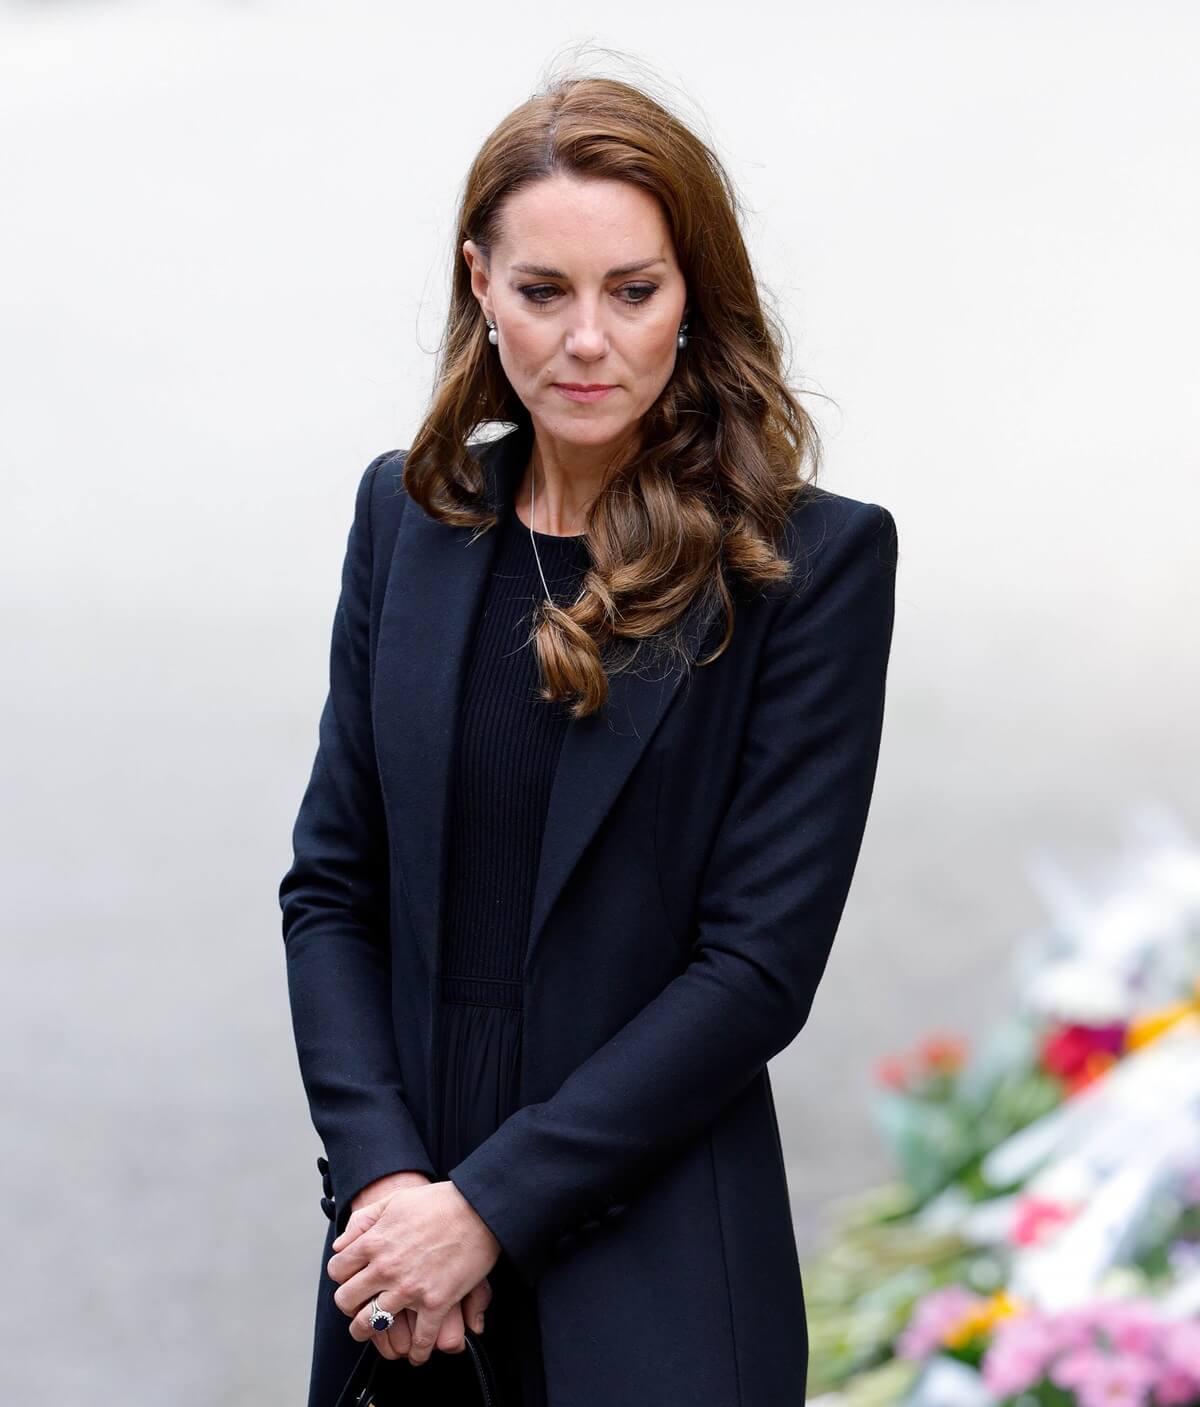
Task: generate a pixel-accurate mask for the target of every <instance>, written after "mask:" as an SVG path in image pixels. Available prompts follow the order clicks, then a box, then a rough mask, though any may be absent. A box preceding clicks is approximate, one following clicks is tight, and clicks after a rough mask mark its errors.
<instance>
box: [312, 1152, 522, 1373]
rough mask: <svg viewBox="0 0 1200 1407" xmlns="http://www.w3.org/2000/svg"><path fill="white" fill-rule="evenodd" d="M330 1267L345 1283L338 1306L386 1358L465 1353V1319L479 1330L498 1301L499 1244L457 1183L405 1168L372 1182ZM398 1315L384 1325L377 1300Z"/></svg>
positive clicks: (415, 1359)
mask: <svg viewBox="0 0 1200 1407" xmlns="http://www.w3.org/2000/svg"><path fill="white" fill-rule="evenodd" d="M350 1205H351V1207H352V1208H353V1210H352V1212H351V1215H350V1219H349V1221H348V1222H347V1223H346V1229H345V1230H344V1231H343V1232H342V1233H341V1235H340V1236H338V1237H337V1238H336V1239H335V1240H334V1242H333V1249H334V1251H335V1252H336V1254H335V1255H333V1256H331V1257H330V1259H329V1262H328V1264H327V1265H326V1270H327V1272H328V1274H329V1275H330V1277H331V1278H332V1279H334V1280H336V1281H337V1282H338V1286H339V1288H338V1289H337V1290H336V1291H335V1292H334V1296H333V1299H334V1303H335V1304H336V1305H337V1307H338V1308H339V1309H340V1310H341V1311H342V1313H343V1314H345V1315H347V1316H349V1318H350V1321H351V1322H350V1335H351V1337H352V1338H355V1339H357V1340H359V1341H360V1342H365V1341H366V1340H367V1339H374V1341H375V1346H376V1348H378V1350H379V1352H380V1353H381V1354H382V1355H383V1357H384V1358H407V1359H408V1361H409V1362H410V1363H413V1364H419V1363H424V1362H425V1361H426V1360H427V1359H428V1358H429V1356H430V1355H431V1354H432V1352H433V1350H434V1349H435V1348H440V1349H441V1350H442V1351H443V1352H445V1353H461V1352H462V1351H463V1349H464V1348H465V1347H466V1341H465V1337H464V1335H465V1326H466V1325H470V1327H471V1328H472V1329H474V1330H475V1331H476V1333H479V1332H481V1331H482V1329H483V1312H484V1310H485V1309H486V1308H487V1306H488V1304H489V1303H490V1302H491V1298H492V1290H491V1286H490V1285H489V1283H488V1279H487V1273H488V1271H489V1270H491V1269H492V1267H493V1266H494V1265H495V1264H496V1261H497V1260H498V1259H499V1258H500V1252H501V1249H502V1248H501V1246H500V1242H499V1241H498V1240H497V1239H496V1237H495V1236H494V1235H493V1234H492V1231H491V1229H490V1228H489V1227H488V1225H487V1223H486V1222H485V1221H484V1220H483V1219H482V1218H481V1217H480V1216H479V1214H478V1213H477V1212H476V1211H475V1209H474V1207H472V1206H471V1204H470V1202H468V1201H467V1199H466V1198H465V1197H464V1196H463V1194H462V1193H461V1192H460V1191H459V1190H458V1188H457V1187H456V1186H455V1185H454V1183H453V1182H450V1181H445V1182H430V1181H429V1179H428V1178H427V1177H426V1176H425V1175H424V1173H419V1172H399V1173H391V1174H389V1175H388V1176H387V1177H381V1178H379V1179H377V1180H376V1181H375V1182H372V1183H369V1184H368V1185H367V1186H366V1187H364V1188H363V1189H362V1190H361V1191H360V1192H359V1193H358V1195H357V1196H356V1197H355V1198H354V1201H353V1202H352V1203H351V1204H350ZM372 1296H377V1297H378V1300H379V1307H380V1308H381V1309H386V1310H388V1311H389V1312H390V1313H392V1314H394V1315H395V1322H394V1323H393V1325H392V1327H391V1328H390V1329H388V1330H386V1331H384V1332H378V1333H377V1332H376V1331H375V1330H374V1329H372V1328H371V1325H370V1304H371V1299H372Z"/></svg>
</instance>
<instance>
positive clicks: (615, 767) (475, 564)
mask: <svg viewBox="0 0 1200 1407" xmlns="http://www.w3.org/2000/svg"><path fill="white" fill-rule="evenodd" d="M531 435H532V432H531V430H530V429H529V428H528V427H526V428H520V427H519V428H518V429H517V430H514V431H510V432H509V433H508V434H507V435H505V436H503V437H502V438H501V439H499V440H495V441H492V442H490V443H488V444H486V445H483V446H479V447H476V448H475V451H474V452H475V453H476V455H477V456H478V457H479V459H480V461H481V463H482V465H483V467H484V472H485V478H486V483H487V492H488V497H489V502H491V503H493V504H495V505H496V506H497V507H499V506H500V505H502V504H509V503H511V501H512V495H513V494H514V492H515V491H516V489H517V487H518V486H519V483H520V479H521V477H522V475H523V473H524V470H525V466H526V464H527V463H528V456H529V449H530V446H531V444H532V438H531ZM473 534H474V530H473V529H471V528H455V527H450V526H447V525H446V524H444V523H441V522H438V521H437V520H436V519H434V518H432V517H430V516H429V515H428V514H426V513H425V511H424V510H423V509H422V508H421V507H420V506H419V505H418V504H416V503H415V502H413V501H412V500H409V501H408V502H407V503H406V505H405V510H404V513H403V515H402V517H401V521H400V528H399V531H398V533H397V537H396V546H395V553H394V556H393V559H392V563H391V570H390V574H389V578H388V584H387V590H386V594H385V597H384V602H383V609H382V616H381V619H380V627H379V639H378V643H377V647H376V669H375V685H374V692H373V707H374V717H375V736H376V748H377V751H378V754H379V761H380V765H381V772H382V775H383V776H384V777H385V778H386V779H387V787H388V793H389V795H388V801H389V815H390V817H391V819H392V823H393V827H394V831H393V834H394V838H395V844H396V845H397V847H398V850H399V854H400V859H401V863H402V867H403V879H404V888H405V890H406V892H407V895H408V899H409V904H410V906H411V915H412V921H413V924H414V925H415V929H416V933H417V938H418V942H419V944H420V946H421V950H422V952H423V954H424V956H425V960H426V963H427V965H428V967H429V970H430V972H431V973H432V974H434V975H436V974H437V973H438V972H439V971H440V959H441V946H440V944H441V937H442V916H443V911H444V889H445V882H446V873H447V867H446V860H447V855H446V849H447V844H446V842H447V837H448V828H447V826H448V809H449V808H448V801H449V797H450V787H451V784H452V780H453V772H452V763H453V759H454V748H455V746H456V740H457V731H458V714H459V708H460V706H461V700H462V687H461V686H462V684H463V681H464V677H465V673H466V663H467V656H468V651H469V648H470V644H471V638H472V633H473V630H474V626H475V622H476V618H477V615H478V612H479V609H480V607H481V605H482V602H483V597H484V594H485V587H486V585H487V580H488V575H489V571H490V568H491V564H492V561H493V558H494V556H495V547H496V540H497V533H496V531H495V529H494V528H493V529H489V530H487V531H486V532H484V533H482V534H481V535H480V536H477V537H475V536H474V535H473ZM702 625H703V623H702V622H701V621H700V620H699V619H698V618H695V617H693V618H691V619H690V620H689V623H688V624H687V626H686V628H685V634H684V639H685V641H686V643H687V646H688V648H689V651H690V652H691V653H693V654H694V653H695V651H696V649H697V648H698V647H699V645H700V644H701V642H702V637H703V634H704V631H703V628H702ZM682 678H683V674H682V671H681V670H680V669H679V668H678V667H673V668H671V669H670V670H669V671H668V670H665V669H664V668H663V667H662V666H656V667H655V670H654V672H652V673H651V674H649V675H648V674H646V673H641V672H638V673H635V672H633V671H632V670H624V671H620V672H617V673H615V674H613V675H612V676H611V677H610V695H609V700H608V703H607V704H606V706H605V707H604V708H603V709H601V710H600V712H599V713H595V714H592V715H590V716H589V717H587V718H584V719H580V720H578V721H572V722H570V723H568V724H567V725H566V736H565V738H564V740H563V745H562V750H561V752H560V754H559V760H558V767H557V771H556V772H555V776H554V781H553V785H552V789H551V793H550V802H549V808H548V811H547V815H546V828H545V834H544V839H543V842H542V849H541V859H540V863H539V868H538V873H537V879H536V883H535V887H534V898H533V912H532V916H531V921H530V931H529V937H528V942H527V945H526V954H525V968H524V971H525V972H526V973H528V971H529V967H530V964H531V962H532V959H533V954H534V951H535V949H536V946H537V942H538V939H539V937H540V936H541V933H542V931H543V929H544V928H545V925H546V921H547V919H548V917H549V915H550V912H551V910H552V909H553V907H554V904H555V901H556V900H557V898H558V896H559V895H560V894H561V892H562V890H563V887H564V885H565V884H566V882H567V880H568V878H569V877H570V875H571V872H572V870H573V869H574V867H575V865H576V864H577V863H578V861H579V859H580V857H581V856H582V854H583V852H584V850H585V848H586V846H587V844H588V842H589V840H590V839H591V838H592V836H593V835H594V834H595V832H596V830H597V828H598V827H599V825H600V823H601V822H602V821H603V820H604V817H605V816H606V815H607V813H608V811H609V810H610V808H611V807H612V805H613V803H614V801H615V800H616V798H617V794H618V793H619V792H620V790H621V788H622V786H623V785H624V783H625V782H626V781H627V779H628V778H629V776H630V774H631V773H632V771H633V769H634V767H635V766H636V765H637V763H638V761H639V759H640V758H641V756H642V754H643V753H644V751H645V749H646V746H647V744H648V743H649V741H650V738H651V736H652V735H653V733H654V731H655V729H656V728H657V726H658V724H659V723H660V722H661V720H662V718H663V715H664V714H665V713H666V710H667V707H668V705H669V704H670V702H671V700H672V698H673V697H674V696H675V693H676V691H677V690H678V688H679V686H680V683H681V682H682Z"/></svg>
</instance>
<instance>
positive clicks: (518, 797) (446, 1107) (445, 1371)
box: [381, 504, 591, 1407]
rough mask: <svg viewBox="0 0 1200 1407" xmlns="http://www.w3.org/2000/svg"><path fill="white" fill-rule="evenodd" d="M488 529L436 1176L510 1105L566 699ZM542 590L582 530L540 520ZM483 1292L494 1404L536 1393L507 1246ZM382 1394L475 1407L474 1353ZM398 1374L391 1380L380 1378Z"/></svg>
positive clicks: (538, 1400) (536, 1373)
mask: <svg viewBox="0 0 1200 1407" xmlns="http://www.w3.org/2000/svg"><path fill="white" fill-rule="evenodd" d="M493 531H495V532H497V533H498V534H499V539H498V541H497V543H496V554H495V557H494V559H493V566H492V571H491V576H490V578H489V581H488V583H487V587H486V589H485V594H484V599H483V602H482V603H481V608H480V613H479V615H478V616H477V618H476V624H475V629H474V633H473V637H472V643H471V649H470V652H469V658H468V664H467V675H466V679H465V681H464V692H463V697H462V708H461V710H460V713H459V732H458V740H457V746H456V748H455V758H454V763H453V767H454V777H453V781H452V785H451V798H450V815H449V818H448V820H449V825H450V845H449V851H448V872H447V888H446V902H445V913H446V926H445V930H444V935H443V947H442V962H441V1003H442V1005H441V1070H442V1099H443V1110H442V1113H443V1117H442V1121H441V1126H442V1134H441V1141H440V1147H439V1148H437V1149H436V1150H430V1156H431V1157H433V1158H434V1160H435V1162H436V1164H437V1174H438V1177H439V1178H446V1177H447V1176H448V1175H449V1173H450V1170H451V1169H452V1168H453V1167H454V1166H455V1164H456V1163H459V1162H461V1161H462V1159H464V1158H465V1157H467V1155H468V1154H470V1153H472V1152H473V1151H474V1150H475V1149H476V1148H477V1147H478V1146H479V1145H480V1144H481V1143H482V1142H483V1141H484V1140H485V1139H486V1138H488V1137H490V1136H491V1134H493V1133H494V1132H495V1131H496V1129H497V1128H499V1126H500V1125H501V1124H502V1123H503V1122H504V1120H505V1119H506V1118H507V1117H508V1116H509V1115H510V1114H511V1113H513V1112H515V1110H516V1109H517V1108H518V1107H519V1104H518V1087H519V1080H518V1075H519V1069H520V1058H521V1037H522V1021H523V1010H522V991H523V986H522V980H521V972H522V967H523V964H524V960H525V949H526V943H527V940H528V934H529V926H530V920H531V916H532V909H533V889H534V882H535V879H536V876H537V867H538V860H539V857H540V853H541V843H542V834H543V831H544V828H545V820H546V809H547V806H548V804H549V800H550V788H551V784H552V782H553V780H554V771H555V768H556V766H557V763H558V755H559V751H560V749H561V747H562V743H563V739H564V736H565V730H566V727H567V725H568V722H569V715H568V714H567V712H566V706H565V705H564V704H561V703H557V702H555V703H548V702H546V701H545V700H543V699H540V698H539V697H538V695H537V688H538V672H537V661H536V658H535V656H534V652H533V647H532V645H531V644H529V643H527V639H528V635H529V631H530V628H531V625H532V621H533V612H534V608H535V606H536V604H537V602H539V601H540V600H542V599H543V597H544V596H545V587H543V584H542V579H541V575H540V574H539V572H538V563H537V559H536V558H535V556H534V549H533V543H532V541H531V539H530V532H529V528H528V526H527V525H526V524H525V523H523V522H522V521H521V520H520V519H519V518H518V517H517V515H516V511H515V509H514V507H513V506H512V505H511V504H508V505H506V506H505V508H504V509H502V510H501V514H500V521H499V522H498V523H497V525H496V527H495V529H493ZM536 538H537V551H538V555H539V556H540V558H541V568H542V572H544V573H545V576H546V581H547V584H548V585H549V588H550V594H551V596H552V598H553V599H554V600H555V601H556V602H557V603H558V604H559V605H569V604H570V603H571V602H573V601H574V600H575V598H576V596H577V595H578V592H579V589H580V587H581V585H582V580H583V574H584V572H585V571H586V570H587V568H588V567H589V566H590V564H591V557H590V554H589V551H588V548H587V543H586V541H585V539H584V538H583V537H582V536H573V537H558V536H554V535H551V534H548V533H537V534H536ZM488 1281H489V1284H490V1286H491V1289H492V1302H491V1305H490V1307H489V1308H488V1310H487V1314H486V1317H485V1324H484V1332H483V1336H482V1341H483V1344H484V1346H485V1347H486V1349H487V1351H488V1355H489V1357H490V1358H491V1360H492V1363H493V1365H494V1366H495V1368H496V1372H497V1377H498V1387H499V1389H500V1391H501V1393H502V1394H503V1396H504V1403H505V1407H547V1404H546V1388H545V1377H544V1373H543V1367H542V1351H541V1340H540V1333H539V1328H538V1318H537V1304H536V1299H535V1295H534V1292H533V1290H532V1289H531V1288H529V1287H528V1286H526V1285H525V1283H524V1282H523V1281H522V1280H521V1279H520V1278H519V1276H518V1275H517V1273H516V1271H515V1268H514V1267H513V1265H512V1263H511V1261H510V1260H509V1258H508V1256H507V1254H505V1253H501V1256H500V1259H499V1261H497V1263H496V1265H495V1266H494V1267H493V1269H492V1270H491V1271H490V1272H489V1274H488ZM381 1366H382V1367H383V1368H384V1369H385V1370H386V1373H385V1378H386V1380H387V1384H388V1386H387V1388H386V1389H385V1391H386V1396H385V1397H383V1398H381V1401H394V1402H395V1403H397V1404H404V1407H417V1404H423V1403H437V1404H439V1407H460V1404H461V1407H476V1404H478V1403H480V1402H481V1397H480V1394H479V1389H478V1386H477V1381H476V1378H475V1373H474V1368H473V1366H472V1364H471V1360H470V1355H469V1354H467V1353H462V1354H447V1353H443V1352H442V1351H441V1350H440V1349H435V1350H434V1352H433V1354H432V1355H431V1356H430V1358H429V1359H428V1361H427V1362H425V1363H423V1364H419V1365H417V1366H415V1367H414V1366H413V1365H412V1364H411V1363H409V1362H408V1361H407V1360H405V1359H397V1360H392V1361H390V1362H385V1364H383V1365H381ZM393 1383H394V1384H395V1391H394V1392H393V1391H392V1390H391V1384H393Z"/></svg>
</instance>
